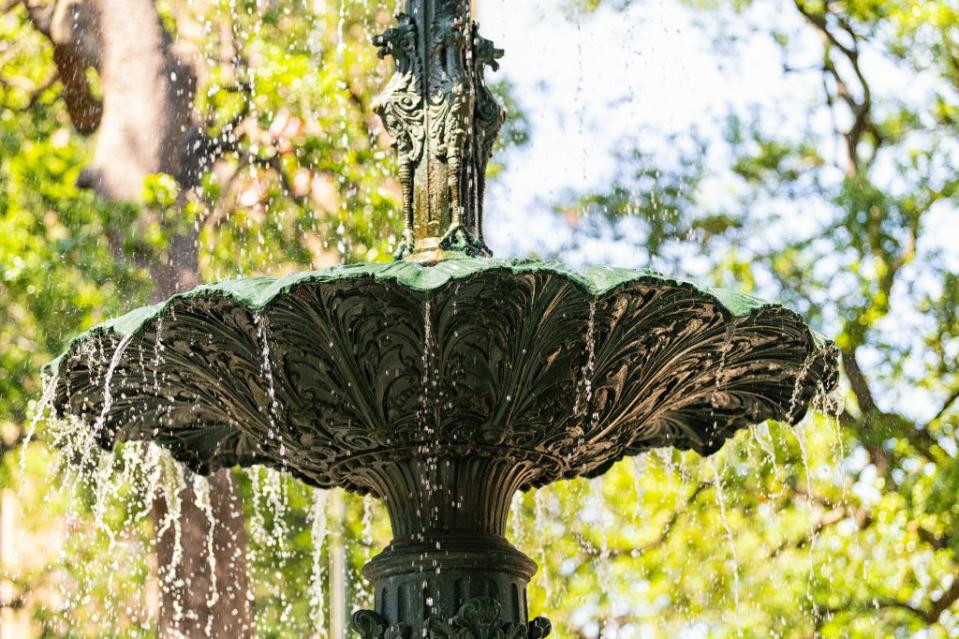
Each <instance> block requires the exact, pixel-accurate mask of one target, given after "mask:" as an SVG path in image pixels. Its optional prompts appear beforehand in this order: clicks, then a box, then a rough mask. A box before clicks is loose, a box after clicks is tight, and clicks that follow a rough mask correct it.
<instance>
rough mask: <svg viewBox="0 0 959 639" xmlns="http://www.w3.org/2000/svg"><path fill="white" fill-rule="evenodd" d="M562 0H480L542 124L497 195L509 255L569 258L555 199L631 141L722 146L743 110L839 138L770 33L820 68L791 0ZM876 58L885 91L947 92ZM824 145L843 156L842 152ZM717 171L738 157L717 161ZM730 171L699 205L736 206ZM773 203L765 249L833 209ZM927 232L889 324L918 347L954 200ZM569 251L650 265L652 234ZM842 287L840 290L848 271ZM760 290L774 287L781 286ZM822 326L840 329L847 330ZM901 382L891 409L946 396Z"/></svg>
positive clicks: (652, 147) (693, 265) (514, 78)
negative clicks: (682, 137)
mask: <svg viewBox="0 0 959 639" xmlns="http://www.w3.org/2000/svg"><path fill="white" fill-rule="evenodd" d="M559 4H561V1H560V0H553V1H550V2H543V1H517V0H479V3H478V21H479V23H480V26H481V33H482V34H483V35H484V37H487V38H490V39H492V40H493V41H494V42H496V44H497V45H498V46H500V47H502V48H504V49H505V50H506V56H505V57H504V58H503V60H501V64H502V66H501V69H500V71H499V72H498V73H496V74H488V75H489V78H490V79H491V80H495V79H497V78H505V79H507V80H509V81H510V82H511V83H512V84H513V86H514V89H515V97H516V98H517V99H518V101H519V103H520V104H521V105H522V107H523V109H524V110H525V112H526V113H527V115H528V117H529V119H530V121H531V125H532V137H531V141H530V144H529V145H528V146H526V147H524V148H522V149H518V150H516V151H514V152H512V153H509V154H507V157H506V158H505V161H506V172H505V174H504V175H503V176H502V177H501V178H499V179H498V180H497V181H496V182H495V183H494V184H492V185H491V187H490V193H489V194H488V196H487V205H486V211H487V213H486V222H485V226H486V229H485V231H486V237H487V241H488V243H489V244H490V246H491V248H492V249H493V251H494V253H495V254H496V255H497V256H500V257H517V256H526V255H529V254H531V253H536V254H543V253H547V252H553V253H555V252H557V251H558V250H559V249H560V248H561V247H563V246H564V245H565V244H568V241H569V238H570V236H571V234H572V233H573V229H572V228H571V227H570V226H569V225H568V224H566V223H565V222H564V221H563V219H562V218H559V217H557V216H556V215H555V214H554V213H553V210H554V206H555V205H556V204H557V203H558V202H560V201H562V200H563V199H564V197H565V198H568V197H570V194H571V193H576V192H585V191H589V190H596V191H600V192H602V191H603V190H604V187H605V186H607V185H608V184H609V182H610V180H611V179H612V177H613V175H614V174H615V171H616V161H615V151H616V150H617V149H623V148H630V147H631V146H637V147H638V148H641V149H644V150H647V151H652V152H653V153H654V154H656V155H657V157H661V158H670V157H671V154H673V155H674V154H675V151H674V150H673V149H671V148H668V147H664V145H663V140H664V139H665V138H666V136H667V135H668V134H670V133H678V134H687V133H690V132H692V131H696V132H697V134H698V135H700V136H702V137H704V138H705V139H706V140H707V141H710V142H718V143H720V144H716V145H715V147H716V148H717V149H721V147H722V146H723V145H722V144H721V142H722V123H723V121H724V120H725V116H726V114H727V113H729V112H730V110H733V111H736V112H739V113H743V112H750V113H755V114H757V116H758V117H759V118H761V120H762V122H763V125H764V127H765V128H767V129H774V130H776V131H777V134H778V135H780V136H785V137H788V136H789V135H790V132H795V136H796V138H798V137H799V136H801V135H802V134H803V132H804V131H806V130H807V129H810V128H811V129H813V130H815V131H817V132H819V133H821V134H822V137H823V139H833V136H831V135H830V132H831V130H832V126H833V123H832V122H831V121H830V118H829V115H828V113H827V112H826V111H825V110H824V109H821V108H820V109H818V110H813V109H812V108H811V107H812V106H813V105H819V104H822V84H821V82H822V80H821V76H820V74H819V72H818V71H815V70H813V71H810V72H806V73H796V72H794V73H788V74H787V73H784V71H783V65H782V55H781V52H780V49H779V47H778V46H777V45H776V44H775V43H774V42H773V41H772V39H771V38H770V37H768V35H767V34H768V32H769V29H770V28H772V27H776V28H778V29H780V30H782V31H783V32H786V33H794V34H799V36H798V39H797V40H794V42H793V44H792V45H791V49H790V51H791V58H790V64H791V65H792V66H794V67H800V68H804V67H807V66H808V67H813V66H814V65H815V63H816V62H817V59H818V58H817V56H818V55H819V52H820V51H821V48H820V46H819V44H818V42H817V41H816V39H815V38H816V36H815V34H814V33H813V31H812V30H811V29H809V28H807V27H806V26H805V25H804V24H803V23H802V18H801V17H800V16H799V15H798V14H797V13H796V12H795V11H793V10H786V9H785V7H784V5H781V4H780V3H778V2H763V3H756V5H754V7H753V8H752V9H750V10H748V11H746V12H745V13H744V14H742V15H741V16H737V17H736V19H735V20H732V21H730V20H727V21H722V22H721V21H720V20H718V19H717V18H715V16H712V15H710V14H709V13H705V12H697V11H694V10H691V9H689V8H687V7H684V6H683V5H682V4H681V3H679V2H675V0H642V1H636V2H633V3H632V5H631V7H630V8H629V9H627V10H625V11H622V12H618V11H615V10H612V9H602V10H599V11H597V12H596V13H594V14H586V15H579V16H574V17H573V18H571V17H570V16H569V15H564V14H562V13H561V12H559V11H557V6H558V5H559ZM757 26H761V27H762V28H761V29H760V28H757ZM730 30H733V31H730ZM729 35H734V36H736V45H735V46H733V47H729V46H719V47H717V43H718V42H725V40H723V39H722V38H721V37H720V36H729ZM804 38H805V39H804ZM862 64H863V67H864V69H865V71H866V72H867V74H868V75H869V77H870V79H871V82H872V88H873V92H874V94H876V95H891V96H897V97H898V96H916V97H920V96H923V95H925V94H926V93H927V92H929V91H932V90H934V88H935V83H936V82H937V81H938V80H937V79H935V78H932V77H923V76H920V75H917V74H916V73H914V72H912V71H911V70H908V69H903V68H899V67H896V66H893V65H892V64H890V63H889V62H887V61H886V59H885V58H884V57H883V56H882V55H880V54H879V53H878V52H876V51H872V50H869V49H866V50H865V51H864V53H863V60H862ZM839 117H842V116H841V114H840V116H839ZM824 152H825V153H827V154H830V153H832V154H836V155H835V156H836V157H838V154H841V153H842V150H841V148H838V147H833V148H828V149H824ZM710 153H722V151H721V150H720V151H710ZM707 166H713V167H720V166H728V162H727V161H724V158H723V157H721V156H713V157H709V156H708V160H707ZM886 170H887V171H888V174H887V175H886V176H885V178H886V180H884V181H888V184H889V185H894V184H895V183H896V176H895V174H894V169H893V168H892V167H891V166H890V167H889V168H888V169H886ZM730 177H731V175H730V174H729V173H728V172H726V173H725V174H722V173H720V174H718V175H717V176H716V177H715V178H714V179H711V180H707V181H706V182H705V184H704V185H703V186H702V197H700V199H699V201H700V202H703V203H704V204H705V205H709V204H710V203H712V204H716V203H720V204H722V203H727V202H728V203H734V202H735V196H736V192H735V189H736V185H735V184H734V182H733V181H732V180H731V179H730ZM835 178H836V179H841V175H839V174H837V175H836V176H835ZM880 179H882V176H881V175H880ZM772 206H779V207H780V208H781V210H782V212H783V213H784V215H783V216H782V221H781V222H779V223H778V225H775V226H770V227H769V228H764V229H756V231H755V234H754V237H753V238H751V240H752V242H753V243H754V244H758V245H760V246H768V245H770V244H771V243H775V242H777V241H779V239H780V238H781V237H782V236H788V235H791V234H799V235H804V236H808V235H810V233H811V232H815V231H814V229H815V228H816V226H815V225H816V223H817V220H820V221H821V220H823V219H827V218H828V217H829V216H831V215H832V213H831V212H830V211H829V210H828V209H826V206H827V205H826V204H824V203H822V202H819V201H814V202H810V203H796V202H788V201H783V202H781V203H779V204H778V205H777V204H776V203H773V204H772ZM926 227H927V229H929V231H928V232H926V233H924V234H923V245H921V246H920V247H919V258H918V259H917V260H916V263H917V264H918V265H919V266H916V267H911V268H913V269H914V270H913V272H911V273H904V275H903V278H902V279H904V280H907V281H909V284H908V285H904V286H901V287H899V290H898V291H894V298H895V297H897V296H898V297H899V299H898V300H896V299H894V301H893V304H894V308H897V309H900V310H899V311H898V312H896V313H894V314H893V315H891V316H890V317H889V320H888V322H887V324H889V326H885V327H882V330H883V331H884V332H887V337H888V338H890V339H893V340H900V341H903V342H904V343H908V342H909V340H915V339H917V338H918V339H921V335H922V334H923V330H921V327H922V323H923V322H924V321H925V320H924V318H923V316H922V315H921V314H920V313H919V312H917V311H915V310H912V311H910V310H908V309H910V308H912V306H913V305H914V300H915V298H914V295H915V293H914V291H910V290H908V289H909V288H911V287H913V286H918V287H927V288H930V287H931V288H935V287H937V286H938V285H939V280H938V279H936V280H935V281H933V280H932V279H930V278H927V277H925V276H924V275H923V273H922V272H921V264H922V260H923V259H924V258H923V256H924V255H929V254H930V252H931V251H933V250H937V249H941V250H944V255H943V256H942V258H941V259H944V260H946V263H947V265H951V266H952V267H953V268H954V270H956V271H959V250H956V246H959V212H957V211H956V210H955V209H954V208H952V207H940V208H939V209H937V210H934V211H933V212H932V213H931V215H930V216H929V218H928V219H927V221H926ZM563 259H564V261H567V262H569V263H572V264H584V263H591V264H606V265H611V266H622V267H635V266H640V265H646V264H647V263H648V262H647V259H646V255H645V253H644V251H643V248H642V236H641V235H638V236H637V237H635V238H627V239H626V241H619V242H615V241H608V240H596V241H594V242H591V243H590V242H587V243H585V244H583V246H582V247H580V249H579V250H578V251H574V252H573V253H569V252H565V253H564V254H563ZM926 259H928V258H926ZM651 266H653V267H654V268H656V269H657V270H662V271H664V272H667V273H668V274H670V275H674V276H690V277H694V278H696V277H699V278H702V277H704V276H705V273H706V271H707V270H708V268H709V265H708V261H707V260H705V259H702V256H697V255H695V254H691V255H689V256H688V258H687V259H684V261H683V269H684V271H685V272H682V273H678V272H670V270H669V269H670V268H673V267H672V266H670V265H667V264H657V263H656V262H655V261H654V262H653V263H652V264H651ZM823 266H824V267H825V266H826V265H825V264H824V265H823ZM836 287H837V291H839V288H840V287H841V283H840V282H839V280H837V281H836ZM759 294H760V295H766V296H768V291H765V290H760V291H759ZM829 294H831V295H841V294H842V292H830V293H829ZM773 295H774V296H775V295H776V293H773ZM839 319H840V318H834V323H835V322H838V321H839ZM818 328H819V329H820V330H824V331H826V332H829V331H831V330H835V329H836V328H837V326H821V327H818ZM915 346H916V347H917V349H916V350H917V352H923V351H924V348H923V345H922V344H921V343H918V342H917V343H916V344H915ZM862 357H863V362H862V363H863V365H865V366H867V367H872V366H878V365H880V362H879V359H878V358H879V353H878V352H875V353H871V352H868V351H864V352H863V353H862ZM913 365H914V366H916V367H917V371H918V370H919V369H920V368H921V367H922V366H923V364H922V362H920V361H919V360H918V359H917V361H915V362H914V363H913ZM901 391H902V389H901V388H900V389H899V390H897V391H893V390H892V389H890V392H888V393H884V394H883V397H882V400H883V401H884V402H888V405H887V406H885V407H886V408H893V407H894V406H896V407H898V408H900V409H904V410H905V411H906V412H907V413H910V412H911V413H913V414H915V415H917V416H919V417H920V418H921V417H922V416H924V415H927V414H928V413H930V411H934V407H935V406H937V405H938V402H937V401H931V400H930V397H929V395H927V394H926V393H925V392H919V391H914V392H909V393H905V394H903V393H902V392H901Z"/></svg>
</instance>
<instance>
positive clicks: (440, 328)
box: [51, 0, 837, 639]
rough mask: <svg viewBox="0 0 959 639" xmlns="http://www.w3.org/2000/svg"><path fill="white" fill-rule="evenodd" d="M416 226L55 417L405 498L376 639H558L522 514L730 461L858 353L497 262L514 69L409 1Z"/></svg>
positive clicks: (168, 306) (189, 455)
mask: <svg viewBox="0 0 959 639" xmlns="http://www.w3.org/2000/svg"><path fill="white" fill-rule="evenodd" d="M375 44H377V45H378V46H379V47H380V55H381V56H385V55H390V56H392V57H393V58H394V59H395V61H396V73H395V75H394V76H393V78H392V79H391V80H390V82H389V84H388V85H387V87H386V89H385V90H384V92H383V94H382V95H381V96H380V97H379V98H378V100H377V101H376V104H375V108H376V111H377V113H378V114H379V115H380V116H381V118H382V121H383V123H384V125H385V127H386V128H387V130H388V131H389V133H390V134H391V135H392V137H393V139H394V140H395V146H396V149H397V153H398V161H399V177H400V181H401V184H402V194H403V202H402V214H403V219H404V223H405V230H404V234H403V237H402V241H401V243H400V246H399V249H398V251H397V255H396V258H397V259H396V261H395V262H393V263H392V264H358V265H350V266H342V267H338V268H333V269H329V270H325V271H320V272H315V273H304V274H299V275H295V276H290V277H286V278H283V279H278V280H274V279H270V278H252V279H244V280H237V281H230V282H223V283H220V284H214V285H210V286H202V287H200V288H197V289H195V290H193V291H190V292H188V293H183V294H180V295H176V296H174V297H173V298H171V299H170V300H168V301H167V302H165V303H163V304H159V305H156V306H151V307H146V308H142V309H139V310H136V311H133V312H132V313H129V314H128V315H126V316H124V317H121V318H119V319H116V320H114V321H111V322H108V323H106V324H103V325H101V326H98V327H96V328H94V329H92V330H91V331H89V332H88V333H86V334H84V335H82V336H80V337H78V338H77V339H76V340H74V342H73V343H72V345H71V347H70V349H69V350H68V351H67V352H66V353H65V354H64V355H62V356H61V357H60V358H59V359H58V360H56V361H55V362H53V363H52V364H51V368H52V369H53V372H54V373H55V379H56V382H55V387H54V406H55V407H56V409H57V411H58V412H59V413H60V414H61V415H71V416H74V417H77V418H79V419H80V420H82V421H83V422H84V423H85V427H86V428H89V429H91V430H92V432H93V435H94V437H95V438H96V440H97V441H98V442H99V443H100V444H101V445H102V446H103V447H105V448H112V447H113V446H114V445H116V444H117V443H118V442H123V441H128V440H150V441H154V442H157V443H159V444H161V445H162V446H164V447H166V448H167V449H168V450H169V451H170V452H171V453H172V455H173V456H174V457H175V458H176V459H178V460H180V461H181V462H183V463H184V464H186V465H187V466H188V467H190V468H191V469H192V470H193V471H195V472H198V473H209V472H211V471H214V470H216V469H219V468H222V467H230V466H234V465H241V466H247V465H253V464H263V465H267V466H272V467H274V468H277V469H281V470H283V471H286V472H288V473H291V474H293V475H295V476H296V477H298V478H300V479H301V480H303V481H304V482H306V483H308V484H310V485H313V486H316V487H320V488H330V487H336V486H338V487H342V488H345V489H346V490H350V491H353V492H356V493H362V494H368V493H369V494H373V495H375V496H376V497H378V498H380V499H382V500H383V501H384V502H385V505H386V508H387V510H388V511H389V516H390V521H391V524H392V528H393V534H394V540H393V542H392V543H391V544H390V545H389V546H388V547H387V548H386V550H385V551H384V552H383V553H382V554H380V555H379V556H378V557H376V558H375V559H373V560H372V561H371V562H370V563H369V564H368V565H367V566H366V568H365V575H366V577H367V578H368V579H369V580H370V582H371V583H372V585H373V587H374V593H375V608H376V610H375V611H360V612H357V613H356V614H355V615H354V618H353V625H354V628H355V629H356V630H357V631H358V632H359V634H360V635H361V636H362V637H363V639H405V638H406V637H409V636H413V637H415V636H422V635H424V634H430V635H431V636H435V637H436V638H438V639H439V638H446V637H449V638H450V639H452V637H453V636H456V637H458V638H464V637H465V638H466V639H486V638H488V637H496V636H501V635H500V633H505V635H506V636H508V637H511V638H517V639H519V638H522V637H529V639H540V638H542V637H544V636H545V635H546V634H548V633H549V630H550V626H549V622H547V621H546V620H545V619H543V618H537V619H534V620H533V621H530V620H529V611H528V609H527V602H526V586H527V583H528V582H529V580H530V578H531V577H532V575H533V573H534V572H535V570H536V565H535V564H534V563H533V561H532V560H530V559H529V558H528V557H526V556H525V555H523V554H522V553H521V552H519V551H518V550H516V549H515V548H514V547H513V546H512V545H511V544H510V543H509V542H508V541H507V540H506V538H505V536H504V532H505V524H506V517H507V511H508V509H509V505H510V502H511V498H512V496H513V495H514V493H515V492H516V491H518V490H528V489H531V488H535V487H538V486H543V485H545V484H548V483H550V482H553V481H557V480H560V479H566V478H573V477H578V476H583V477H595V476H597V475H600V474H602V473H604V472H605V471H606V470H607V469H609V468H610V467H611V466H612V465H613V464H614V463H615V462H617V461H618V460H619V459H621V458H623V457H624V456H627V455H636V454H638V453H641V452H643V451H645V450H647V449H650V448H654V447H665V446H671V447H676V448H679V449H693V450H695V451H697V452H699V453H700V454H703V455H709V454H711V453H714V452H716V451H717V450H718V449H719V448H720V447H721V446H722V444H723V443H724V441H725V440H726V439H727V438H729V437H730V436H732V435H733V434H734V433H735V432H736V431H737V430H738V429H741V428H743V427H746V426H748V425H750V424H754V423H757V422H760V421H763V420H766V419H777V420H783V421H787V422H789V423H796V422H798V421H799V420H800V419H801V418H802V417H803V415H804V414H805V412H806V410H807V406H808V405H809V403H810V402H811V401H812V400H813V399H814V397H816V396H819V395H821V394H822V393H826V392H829V391H831V390H832V389H834V388H835V386H836V384H837V352H836V349H835V347H834V346H833V345H832V344H831V343H829V342H827V341H825V340H823V339H821V338H820V337H818V336H817V335H816V334H814V333H813V332H812V331H811V330H810V329H809V328H808V327H807V326H806V324H805V323H804V322H803V321H802V319H801V318H800V317H799V316H797V315H796V314H794V313H792V312H790V311H788V310H785V309H783V308H781V307H779V306H776V305H771V304H766V303H763V302H761V301H759V300H757V299H754V298H751V297H747V296H743V295H739V294H736V293H732V292H727V291H720V290H709V289H706V288H701V287H697V286H696V285H694V284H692V283H689V282H685V281H681V280H676V279H670V278H666V277H663V276H661V275H657V274H656V273H653V272H649V271H630V270H617V269H610V268H603V267H597V268H591V269H587V270H585V271H583V272H575V271H573V270H571V269H568V268H566V267H564V266H563V265H562V264H559V263H556V262H538V261H523V260H495V259H492V258H491V257H490V251H489V249H488V248H487V247H486V244H485V242H484V240H483V190H484V174H485V167H486V164H487V162H488V160H489V159H490V154H491V151H492V148H493V142H494V140H495V138H496V136H497V133H498V131H499V129H500V127H501V126H502V124H503V122H504V119H505V112H504V110H503V108H502V107H501V106H500V105H499V104H498V103H497V101H496V100H495V99H494V97H493V95H492V93H491V92H490V91H489V89H488V88H487V86H486V84H485V81H484V77H483V74H484V70H485V67H492V68H494V69H495V68H496V67H497V59H498V58H499V57H500V56H501V55H502V51H500V50H499V49H497V48H496V47H495V46H494V45H493V44H492V43H491V42H490V41H489V40H486V39H484V38H482V37H480V36H479V34H478V32H477V25H476V23H474V22H473V20H472V17H471V14H470V7H469V4H468V3H466V2H460V1H458V0H409V1H408V2H407V9H406V13H403V14H400V15H399V16H398V26H396V27H395V28H392V29H389V30H388V31H387V32H386V33H384V34H383V35H381V36H379V37H377V38H376V39H375Z"/></svg>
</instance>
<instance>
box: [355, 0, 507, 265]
mask: <svg viewBox="0 0 959 639" xmlns="http://www.w3.org/2000/svg"><path fill="white" fill-rule="evenodd" d="M406 7H407V8H406V12H405V13H401V14H399V15H398V16H397V21H398V25H397V26H396V27H393V28H391V29H389V30H387V31H386V32H385V33H383V34H382V35H380V36H377V37H376V38H375V39H374V44H376V45H377V46H378V47H379V48H380V49H379V55H380V57H385V56H387V55H389V56H392V57H393V58H394V60H395V62H396V73H395V74H394V75H393V77H392V79H391V80H390V81H389V83H388V84H387V86H386V88H385V89H384V91H383V93H382V94H380V95H379V96H378V97H377V99H376V100H375V102H374V105H373V108H374V110H375V111H376V113H377V114H378V115H379V116H380V118H381V119H382V121H383V124H384V126H385V127H386V130H387V131H388V132H389V134H390V135H391V136H392V137H393V145H394V147H395V148H396V151H397V160H398V163H399V179H400V183H401V185H402V193H403V209H402V214H403V222H404V231H403V238H402V240H401V243H400V246H399V248H398V250H397V254H396V257H397V259H401V258H402V259H409V260H415V261H419V262H437V261H439V260H442V259H445V258H447V257H453V256H456V255H468V256H479V255H483V256H486V255H489V254H490V251H489V249H488V248H487V247H486V243H485V242H484V241H483V192H484V190H485V186H486V184H485V182H486V180H485V174H486V165H487V163H488V162H489V159H490V155H491V154H492V151H493V144H494V143H495V141H496V136H497V135H498V133H499V130H500V128H501V127H502V126H503V122H504V121H505V119H506V111H505V110H504V109H503V107H502V106H501V105H500V104H499V103H498V102H497V101H496V99H495V98H494V97H493V94H492V93H491V92H490V90H489V88H488V87H487V86H486V82H485V80H484V77H483V74H484V71H485V68H486V67H491V68H492V69H493V70H496V69H498V68H499V64H498V63H497V60H498V59H499V58H500V57H502V55H503V51H502V50H501V49H497V48H496V47H495V46H494V45H493V43H492V42H490V41H489V40H486V39H485V38H482V37H480V35H479V33H478V25H477V24H476V23H475V22H474V21H473V19H472V15H471V10H470V2H469V1H468V0H409V1H408V2H407V5H406Z"/></svg>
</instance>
